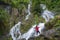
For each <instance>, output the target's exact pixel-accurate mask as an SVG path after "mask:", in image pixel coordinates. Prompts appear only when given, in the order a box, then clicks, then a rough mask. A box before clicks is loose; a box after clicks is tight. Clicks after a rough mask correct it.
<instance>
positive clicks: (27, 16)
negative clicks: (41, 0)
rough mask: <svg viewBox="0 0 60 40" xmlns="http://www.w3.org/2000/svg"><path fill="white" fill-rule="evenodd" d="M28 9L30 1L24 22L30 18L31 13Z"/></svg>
mask: <svg viewBox="0 0 60 40" xmlns="http://www.w3.org/2000/svg"><path fill="white" fill-rule="evenodd" d="M30 7H31V1H30V3H29V4H28V10H27V11H28V12H27V13H28V14H27V15H26V18H25V20H28V19H29V16H30V14H31V12H30Z"/></svg>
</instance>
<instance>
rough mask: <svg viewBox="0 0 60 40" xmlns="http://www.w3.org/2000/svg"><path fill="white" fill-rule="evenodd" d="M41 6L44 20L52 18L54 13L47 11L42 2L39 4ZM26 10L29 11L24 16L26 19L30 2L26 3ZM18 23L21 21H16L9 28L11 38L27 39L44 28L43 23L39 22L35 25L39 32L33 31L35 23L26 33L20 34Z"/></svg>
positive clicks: (14, 39) (15, 39) (35, 35)
mask: <svg viewBox="0 0 60 40" xmlns="http://www.w3.org/2000/svg"><path fill="white" fill-rule="evenodd" d="M41 7H42V9H43V10H44V9H45V10H44V12H43V13H42V16H43V18H44V19H45V20H46V22H48V21H49V20H50V19H51V18H52V19H53V18H54V14H53V13H52V12H50V11H48V10H47V9H46V6H45V5H44V4H41ZM28 12H29V14H28V15H27V16H26V20H27V19H28V16H29V15H30V4H28ZM20 25H21V22H18V23H17V24H16V25H15V26H13V27H12V28H11V30H10V35H11V36H12V39H13V40H20V39H26V40H28V39H29V38H30V37H37V36H39V35H40V34H41V33H42V32H43V31H42V30H43V29H44V28H45V23H39V24H38V25H37V26H38V27H39V32H40V33H39V34H36V31H35V27H36V24H35V25H33V26H32V27H31V28H30V29H29V30H28V31H27V32H26V33H24V34H22V35H21V32H20ZM18 34H19V36H18V37H17V35H18Z"/></svg>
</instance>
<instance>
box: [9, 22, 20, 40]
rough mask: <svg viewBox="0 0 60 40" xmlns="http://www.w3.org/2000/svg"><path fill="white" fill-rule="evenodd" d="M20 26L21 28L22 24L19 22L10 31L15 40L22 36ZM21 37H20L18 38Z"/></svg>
mask: <svg viewBox="0 0 60 40" xmlns="http://www.w3.org/2000/svg"><path fill="white" fill-rule="evenodd" d="M20 26H21V22H18V23H17V24H16V25H14V26H13V27H12V28H11V29H10V33H9V34H10V35H11V37H12V39H13V40H17V38H18V37H19V36H21V32H20ZM18 35H19V36H18Z"/></svg>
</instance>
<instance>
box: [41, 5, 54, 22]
mask: <svg viewBox="0 0 60 40" xmlns="http://www.w3.org/2000/svg"><path fill="white" fill-rule="evenodd" d="M40 6H41V7H42V9H43V10H44V11H43V13H42V17H43V18H44V19H45V21H46V22H48V21H49V20H50V19H53V18H54V13H52V12H50V11H49V10H48V9H47V8H46V5H44V4H40Z"/></svg>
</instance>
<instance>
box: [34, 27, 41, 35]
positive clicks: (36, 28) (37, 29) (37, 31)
mask: <svg viewBox="0 0 60 40" xmlns="http://www.w3.org/2000/svg"><path fill="white" fill-rule="evenodd" d="M35 30H36V33H37V34H38V33H40V32H39V27H38V26H36V27H35Z"/></svg>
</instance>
